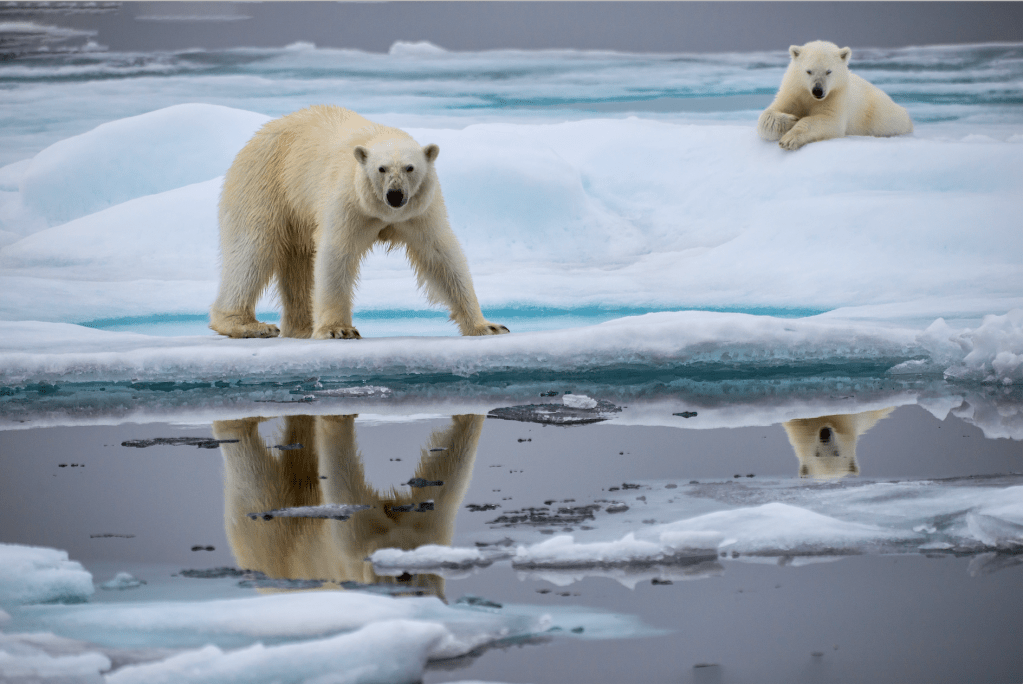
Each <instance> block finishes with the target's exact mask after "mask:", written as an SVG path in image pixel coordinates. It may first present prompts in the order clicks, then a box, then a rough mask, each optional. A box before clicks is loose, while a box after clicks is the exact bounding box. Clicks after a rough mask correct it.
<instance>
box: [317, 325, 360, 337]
mask: <svg viewBox="0 0 1023 684" xmlns="http://www.w3.org/2000/svg"><path fill="white" fill-rule="evenodd" d="M313 337H315V338H316V339H318V340H361V339H362V335H360V334H359V331H358V330H356V329H355V328H354V327H353V326H350V325H325V326H322V327H319V328H317V329H316V332H314V333H313Z"/></svg>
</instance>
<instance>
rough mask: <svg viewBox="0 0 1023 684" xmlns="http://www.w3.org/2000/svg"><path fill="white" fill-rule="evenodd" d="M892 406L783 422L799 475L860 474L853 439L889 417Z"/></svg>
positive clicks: (827, 478) (830, 476)
mask: <svg viewBox="0 0 1023 684" xmlns="http://www.w3.org/2000/svg"><path fill="white" fill-rule="evenodd" d="M894 410H895V407H889V408H883V409H879V410H876V411H864V412H863V413H850V414H842V415H835V416H820V417H819V418H797V419H795V420H790V421H787V422H785V423H784V424H783V426H784V428H785V433H786V434H787V435H788V437H789V444H791V445H792V448H793V449H794V450H795V452H796V458H798V459H799V476H800V477H810V478H814V479H818V480H830V479H836V478H841V477H845V476H846V475H859V474H860V466H859V463H857V462H856V442H857V440H858V439H859V438H860V435H862V434H863V433H865V432H866V431H867V430H869V429H870V428H872V427H874V426H875V425H876V424H877V423H878V421H880V420H883V419H885V418H887V417H888V414H890V413H891V412H892V411H894Z"/></svg>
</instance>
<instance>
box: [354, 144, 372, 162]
mask: <svg viewBox="0 0 1023 684" xmlns="http://www.w3.org/2000/svg"><path fill="white" fill-rule="evenodd" d="M352 154H354V155H355V159H356V160H357V161H358V162H359V163H360V164H365V163H366V160H367V159H369V150H367V149H366V148H365V147H363V146H362V145H356V146H355V149H354V150H352Z"/></svg>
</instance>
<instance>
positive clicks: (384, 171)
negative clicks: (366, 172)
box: [377, 166, 387, 173]
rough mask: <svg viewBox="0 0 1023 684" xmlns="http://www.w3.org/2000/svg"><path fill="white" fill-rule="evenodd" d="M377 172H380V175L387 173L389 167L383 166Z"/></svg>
mask: <svg viewBox="0 0 1023 684" xmlns="http://www.w3.org/2000/svg"><path fill="white" fill-rule="evenodd" d="M377 171H379V172H380V173H387V167H386V166H381V167H380V168H379V169H377Z"/></svg>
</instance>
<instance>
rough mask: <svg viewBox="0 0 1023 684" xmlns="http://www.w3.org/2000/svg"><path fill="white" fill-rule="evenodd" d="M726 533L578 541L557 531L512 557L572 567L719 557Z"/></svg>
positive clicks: (517, 561) (523, 564)
mask: <svg viewBox="0 0 1023 684" xmlns="http://www.w3.org/2000/svg"><path fill="white" fill-rule="evenodd" d="M722 541H723V537H722V536H721V535H720V534H716V533H713V532H711V533H705V532H697V533H692V532H680V531H675V530H668V531H666V532H665V533H663V534H662V535H661V541H660V543H658V542H653V541H647V540H643V539H636V536H635V533H633V532H630V533H628V534H626V535H625V536H624V537H622V538H621V539H619V540H617V541H610V542H589V543H576V541H575V539H574V538H573V537H572V536H571V535H558V536H556V537H553V538H551V539H548V540H547V541H544V542H540V543H539V544H534V545H532V546H520V547H519V548H518V549H517V551H516V553H515V556H514V557H513V558H512V565H513V566H515V567H517V568H541V567H542V568H573V567H601V566H616V565H643V564H653V563H664V564H667V563H670V562H672V561H673V560H675V561H682V560H683V559H685V558H692V557H694V556H695V557H697V558H705V557H708V556H709V557H711V558H713V557H716V556H717V547H718V545H719V544H720V543H721V542H722Z"/></svg>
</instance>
